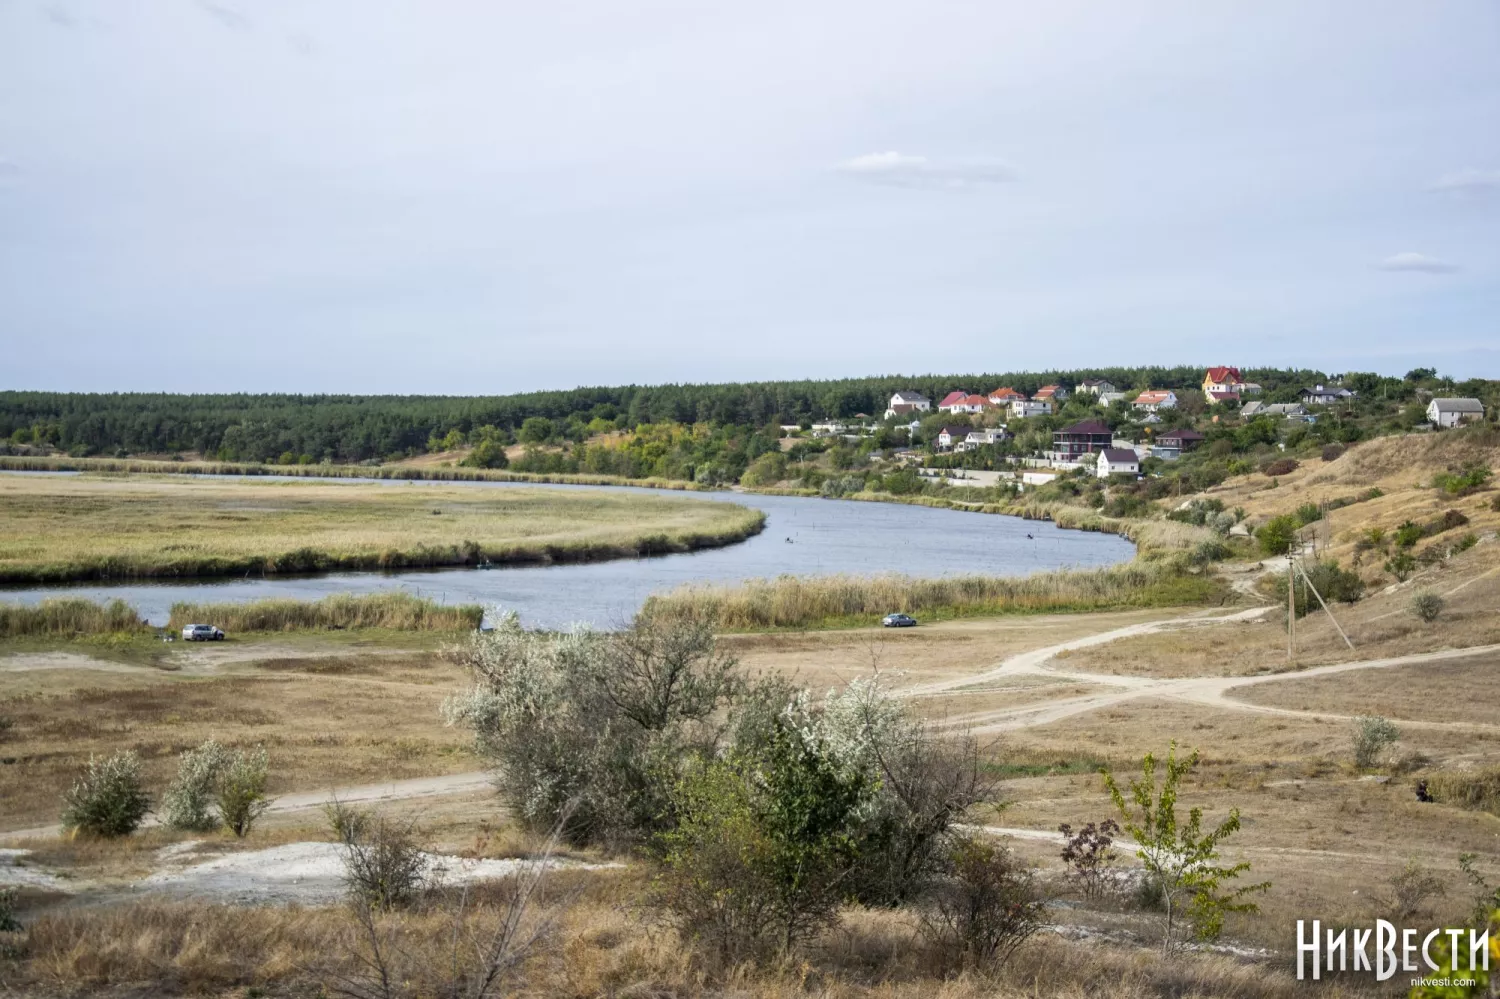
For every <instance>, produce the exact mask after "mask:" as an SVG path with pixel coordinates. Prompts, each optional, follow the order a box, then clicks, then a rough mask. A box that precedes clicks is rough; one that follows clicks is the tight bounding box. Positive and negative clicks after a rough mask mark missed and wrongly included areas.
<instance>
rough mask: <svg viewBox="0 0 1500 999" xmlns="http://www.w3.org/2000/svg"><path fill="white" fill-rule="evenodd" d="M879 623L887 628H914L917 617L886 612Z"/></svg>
mask: <svg viewBox="0 0 1500 999" xmlns="http://www.w3.org/2000/svg"><path fill="white" fill-rule="evenodd" d="M880 623H881V624H882V625H883V626H884V627H887V628H915V627H916V626H917V619H916V618H914V617H912V616H911V615H910V614H887V615H886V616H885V617H883V618H881V619H880Z"/></svg>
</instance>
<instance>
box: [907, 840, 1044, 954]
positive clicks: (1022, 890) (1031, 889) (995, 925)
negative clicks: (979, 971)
mask: <svg viewBox="0 0 1500 999" xmlns="http://www.w3.org/2000/svg"><path fill="white" fill-rule="evenodd" d="M949 864H950V872H949V876H948V877H947V878H946V879H945V881H944V882H943V884H942V886H941V887H940V888H939V889H938V891H937V892H936V893H935V895H936V897H935V898H934V900H933V903H932V905H931V908H930V909H929V910H928V912H927V913H926V914H925V915H924V920H923V922H924V925H925V927H926V928H927V930H928V932H929V934H931V936H932V937H934V938H935V939H936V940H937V942H938V944H939V946H940V947H941V948H942V949H943V950H944V951H945V952H947V953H948V954H951V955H952V956H954V957H956V958H958V959H959V960H960V961H963V960H967V961H970V962H972V963H974V964H976V965H995V964H1003V963H1004V962H1005V960H1006V959H1007V958H1008V957H1009V956H1010V955H1011V952H1012V951H1014V950H1015V949H1016V948H1017V947H1019V946H1020V945H1021V944H1022V943H1023V942H1025V941H1026V940H1027V938H1029V937H1031V936H1032V935H1033V934H1034V933H1036V932H1037V931H1038V930H1039V929H1041V927H1042V917H1043V915H1044V914H1045V911H1046V905H1047V902H1046V898H1045V897H1044V896H1043V894H1042V892H1041V891H1040V890H1039V889H1038V887H1037V883H1036V875H1035V874H1034V872H1033V871H1032V870H1031V869H1030V868H1029V867H1027V866H1025V865H1024V864H1023V863H1021V861H1020V860H1019V859H1017V857H1016V856H1015V854H1014V853H1012V852H1011V851H1010V850H1008V849H1006V848H1005V847H1003V846H999V845H997V844H995V843H992V842H986V841H983V840H980V839H978V838H977V837H971V836H962V837H958V838H957V839H955V841H954V843H953V846H952V849H951V854H950V857H949Z"/></svg>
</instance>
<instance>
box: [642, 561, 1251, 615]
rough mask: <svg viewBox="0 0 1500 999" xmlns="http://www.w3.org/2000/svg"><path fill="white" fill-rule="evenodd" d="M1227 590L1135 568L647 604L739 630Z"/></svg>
mask: <svg viewBox="0 0 1500 999" xmlns="http://www.w3.org/2000/svg"><path fill="white" fill-rule="evenodd" d="M1221 596H1222V584H1220V583H1218V582H1216V581H1215V580H1213V579H1210V578H1208V577H1206V576H1202V575H1192V574H1187V573H1182V572H1178V571H1175V570H1174V569H1172V568H1169V567H1166V566H1156V565H1151V564H1143V563H1131V564H1129V565H1124V566H1115V567H1112V568H1107V569H1063V570H1058V571H1055V572H1042V573H1035V574H1033V575H1030V576H1020V577H998V576H955V577H948V578H941V579H914V578H912V577H909V576H900V575H887V576H874V577H859V576H811V577H804V576H780V577H777V578H776V579H765V580H746V581H744V582H741V583H738V584H732V585H715V584H708V585H688V586H683V587H679V588H678V589H675V590H672V591H670V592H668V593H666V594H662V595H659V596H653V597H650V598H648V599H647V601H646V604H645V606H644V607H643V608H642V611H641V613H642V614H643V615H645V616H647V617H651V618H655V619H658V620H685V619H695V620H711V621H714V622H716V624H717V626H718V627H720V628H723V629H726V630H730V631H739V630H755V629H760V628H799V627H809V626H812V625H818V624H830V623H840V622H846V623H861V622H862V623H869V624H873V623H875V620H876V619H877V618H879V617H880V616H881V615H883V614H889V613H891V612H894V611H902V612H904V613H908V614H916V613H927V614H937V615H939V616H962V615H978V614H1005V613H1036V612H1047V611H1054V612H1056V611H1091V610H1103V609H1107V608H1113V607H1157V606H1168V605H1174V604H1192V603H1203V602H1208V601H1212V600H1215V599H1218V598H1221Z"/></svg>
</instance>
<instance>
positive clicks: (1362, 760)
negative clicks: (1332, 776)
mask: <svg viewBox="0 0 1500 999" xmlns="http://www.w3.org/2000/svg"><path fill="white" fill-rule="evenodd" d="M1400 738H1401V730H1400V729H1398V728H1397V727H1396V726H1395V725H1394V724H1393V723H1391V722H1390V721H1388V720H1387V719H1385V718H1380V717H1378V716H1368V715H1367V716H1362V717H1359V718H1356V719H1354V734H1353V743H1354V765H1355V766H1356V767H1358V768H1359V769H1361V770H1368V769H1370V768H1371V767H1373V766H1375V765H1376V764H1377V763H1379V762H1380V756H1381V754H1382V753H1384V752H1385V749H1386V747H1387V746H1390V745H1392V744H1394V743H1395V742H1396V741H1397V740H1399V739H1400Z"/></svg>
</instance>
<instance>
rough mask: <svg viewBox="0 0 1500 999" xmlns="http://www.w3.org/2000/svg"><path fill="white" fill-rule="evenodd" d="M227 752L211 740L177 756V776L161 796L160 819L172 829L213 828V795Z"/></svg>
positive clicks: (216, 824) (205, 830)
mask: <svg viewBox="0 0 1500 999" xmlns="http://www.w3.org/2000/svg"><path fill="white" fill-rule="evenodd" d="M228 759H229V753H228V752H227V751H226V750H225V749H224V747H223V746H221V745H219V744H218V743H217V742H215V741H214V740H212V739H210V740H208V741H207V742H205V743H204V744H203V745H201V746H199V747H198V748H197V749H189V750H188V751H187V752H185V753H183V754H182V756H181V757H179V758H178V763H177V776H176V778H174V779H173V781H172V783H171V784H170V785H168V786H167V793H166V794H164V795H162V821H164V822H165V823H166V824H167V825H169V826H171V827H172V828H173V829H184V830H191V831H194V832H207V831H208V830H210V829H216V828H218V825H219V817H218V816H217V815H216V814H214V810H213V804H214V795H215V792H216V790H217V789H218V785H219V777H220V775H221V774H222V773H223V770H224V765H225V763H226V762H228Z"/></svg>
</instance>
